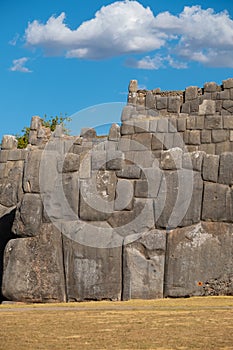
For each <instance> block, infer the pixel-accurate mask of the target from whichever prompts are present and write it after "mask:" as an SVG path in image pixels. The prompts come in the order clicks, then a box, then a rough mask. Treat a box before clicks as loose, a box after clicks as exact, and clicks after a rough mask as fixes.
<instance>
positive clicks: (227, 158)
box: [218, 152, 233, 185]
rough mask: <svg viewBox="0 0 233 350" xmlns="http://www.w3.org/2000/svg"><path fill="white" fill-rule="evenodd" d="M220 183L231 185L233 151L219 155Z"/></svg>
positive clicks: (232, 178)
mask: <svg viewBox="0 0 233 350" xmlns="http://www.w3.org/2000/svg"><path fill="white" fill-rule="evenodd" d="M218 181H219V182H220V183H222V184H226V185H233V153H232V152H226V153H223V154H221V156H220V166H219V179H218Z"/></svg>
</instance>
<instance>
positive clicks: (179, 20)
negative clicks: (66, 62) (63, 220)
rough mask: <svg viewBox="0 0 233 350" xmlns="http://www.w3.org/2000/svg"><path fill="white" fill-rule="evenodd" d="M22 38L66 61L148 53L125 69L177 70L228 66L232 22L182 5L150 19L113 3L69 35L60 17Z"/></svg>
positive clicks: (138, 9)
mask: <svg viewBox="0 0 233 350" xmlns="http://www.w3.org/2000/svg"><path fill="white" fill-rule="evenodd" d="M25 39H26V44H27V45H29V46H38V47H42V48H43V49H44V50H45V52H46V53H47V54H53V55H63V54H64V55H65V56H66V57H69V58H72V57H73V58H83V59H103V58H107V57H113V56H118V55H124V54H135V53H137V54H139V53H151V52H153V51H154V54H153V55H152V57H150V56H151V55H147V56H146V57H144V58H142V59H140V60H139V61H138V62H136V61H135V60H131V65H134V67H138V68H144V69H158V68H161V67H162V66H163V65H164V61H166V65H170V66H172V67H174V68H179V69H181V68H186V66H187V62H190V61H196V62H200V63H202V64H205V65H209V66H227V67H233V59H232V58H233V20H232V19H231V18H230V16H229V14H228V12H227V11H224V12H219V13H215V12H214V10H213V9H202V8H201V7H200V6H191V7H189V6H186V7H184V9H183V11H182V12H181V13H179V14H177V15H172V14H171V13H169V12H168V11H166V12H162V13H159V14H158V15H157V16H155V15H154V14H153V13H152V11H151V9H150V8H149V7H147V8H145V7H143V6H142V5H141V4H140V3H139V2H137V1H130V0H125V1H117V2H114V3H112V4H110V5H108V6H103V7H102V8H101V9H100V10H99V11H98V12H96V14H95V17H94V18H92V19H91V20H88V21H86V22H83V23H82V24H81V25H80V26H79V27H78V28H77V29H75V30H71V29H70V28H69V27H68V25H67V24H66V23H65V13H64V12H63V13H61V14H60V16H58V17H54V16H52V17H50V18H49V19H48V21H47V23H45V24H43V23H40V22H39V21H38V20H35V21H33V22H32V23H30V24H29V25H28V27H27V29H26V32H25ZM159 57H163V59H161V60H160V59H158V58H159ZM168 57H170V59H166V58H168ZM181 60H183V61H185V62H180V61H181Z"/></svg>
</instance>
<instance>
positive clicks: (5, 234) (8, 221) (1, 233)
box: [0, 209, 16, 303]
mask: <svg viewBox="0 0 233 350" xmlns="http://www.w3.org/2000/svg"><path fill="white" fill-rule="evenodd" d="M14 218H15V209H14V210H12V211H11V212H10V213H9V214H6V215H4V216H3V217H2V218H0V237H1V239H0V303H1V302H2V301H3V300H5V298H4V296H3V295H2V277H3V257H4V250H5V247H6V245H7V243H8V241H9V240H10V239H13V238H16V236H15V235H14V234H13V233H12V231H11V229H12V225H13V221H14Z"/></svg>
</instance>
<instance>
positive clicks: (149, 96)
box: [146, 91, 156, 109]
mask: <svg viewBox="0 0 233 350" xmlns="http://www.w3.org/2000/svg"><path fill="white" fill-rule="evenodd" d="M155 107H156V100H155V95H154V94H153V93H152V92H151V91H147V93H146V108H147V109H154V108H155Z"/></svg>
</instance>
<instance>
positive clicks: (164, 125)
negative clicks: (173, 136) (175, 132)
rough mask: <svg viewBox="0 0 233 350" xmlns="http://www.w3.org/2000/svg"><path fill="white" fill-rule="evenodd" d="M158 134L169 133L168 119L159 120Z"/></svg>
mask: <svg viewBox="0 0 233 350" xmlns="http://www.w3.org/2000/svg"><path fill="white" fill-rule="evenodd" d="M157 132H163V133H165V132H168V118H162V119H158V123H157Z"/></svg>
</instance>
